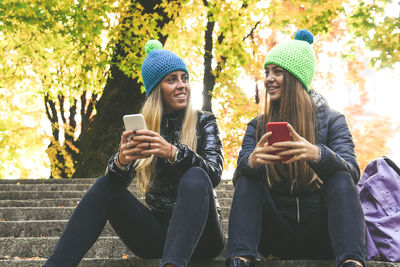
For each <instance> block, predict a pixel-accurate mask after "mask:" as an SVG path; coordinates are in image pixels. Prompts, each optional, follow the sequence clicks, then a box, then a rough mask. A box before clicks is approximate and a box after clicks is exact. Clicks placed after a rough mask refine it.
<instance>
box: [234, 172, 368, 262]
mask: <svg viewBox="0 0 400 267" xmlns="http://www.w3.org/2000/svg"><path fill="white" fill-rule="evenodd" d="M364 227H365V226H364V215H363V211H362V208H361V204H360V200H359V197H358V192H357V189H356V186H355V184H354V182H353V181H352V179H351V176H350V175H349V173H347V172H345V171H337V172H335V173H334V174H333V175H331V176H330V177H328V179H326V180H325V181H324V185H323V187H322V188H321V207H320V209H319V211H318V212H317V213H315V214H314V215H313V216H312V217H311V218H308V220H307V223H304V224H298V223H296V222H291V223H289V222H288V220H286V219H285V218H284V217H283V216H282V215H281V213H280V212H279V210H278V209H277V208H276V206H275V204H274V201H273V199H272V198H271V195H270V193H269V191H268V189H267V186H266V184H265V182H264V181H262V180H261V179H260V178H256V177H245V176H242V177H239V179H238V181H237V184H236V187H235V193H234V196H233V202H232V207H231V214H230V218H229V239H228V251H227V258H230V257H234V256H250V257H251V258H252V259H253V260H254V259H256V258H257V251H259V252H260V253H261V254H262V255H264V256H265V257H266V256H268V255H271V254H272V255H273V256H277V257H280V258H283V259H301V258H303V259H304V258H308V259H332V258H335V259H336V266H338V265H339V264H340V263H341V262H343V261H344V260H346V259H354V260H359V261H362V262H363V263H364V266H366V265H365V243H364V242H365V241H364V240H365V228H364Z"/></svg>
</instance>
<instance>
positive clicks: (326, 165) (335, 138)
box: [310, 114, 360, 183]
mask: <svg viewBox="0 0 400 267" xmlns="http://www.w3.org/2000/svg"><path fill="white" fill-rule="evenodd" d="M317 145H318V146H319V147H320V148H321V159H320V161H319V162H318V163H316V164H314V163H311V164H310V166H311V167H312V168H313V170H314V171H315V173H316V174H317V175H318V176H319V177H320V178H321V179H322V180H323V179H324V178H325V177H329V176H330V175H331V174H333V172H335V171H338V170H345V171H348V172H349V173H350V175H351V177H352V178H353V180H354V182H355V183H357V182H358V180H359V179H360V168H359V166H358V163H357V158H356V154H355V152H354V142H353V138H352V135H351V133H350V130H349V127H348V125H347V122H346V118H345V116H344V115H342V114H337V115H335V116H331V117H330V118H329V122H328V143H327V144H326V145H324V144H317Z"/></svg>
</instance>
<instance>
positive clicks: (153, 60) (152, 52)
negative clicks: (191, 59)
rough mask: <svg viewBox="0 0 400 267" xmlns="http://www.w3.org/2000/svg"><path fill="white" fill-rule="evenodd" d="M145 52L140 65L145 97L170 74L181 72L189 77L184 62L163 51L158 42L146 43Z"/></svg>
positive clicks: (167, 51) (171, 53)
mask: <svg viewBox="0 0 400 267" xmlns="http://www.w3.org/2000/svg"><path fill="white" fill-rule="evenodd" d="M145 51H146V54H147V56H146V58H145V59H144V61H143V64H142V78H143V83H144V88H145V89H146V94H147V95H150V93H151V92H152V91H153V89H154V87H156V86H157V84H159V83H160V82H161V80H162V79H163V78H164V77H165V76H167V75H168V74H170V73H171V72H174V71H178V70H181V71H184V72H186V74H187V75H188V77H189V72H188V69H187V67H186V64H185V62H183V60H182V59H181V58H180V57H178V56H177V55H175V54H174V53H173V52H171V51H169V50H166V49H163V48H162V44H161V43H160V41H158V40H149V41H147V43H146V45H145Z"/></svg>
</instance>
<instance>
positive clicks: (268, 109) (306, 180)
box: [257, 69, 322, 191]
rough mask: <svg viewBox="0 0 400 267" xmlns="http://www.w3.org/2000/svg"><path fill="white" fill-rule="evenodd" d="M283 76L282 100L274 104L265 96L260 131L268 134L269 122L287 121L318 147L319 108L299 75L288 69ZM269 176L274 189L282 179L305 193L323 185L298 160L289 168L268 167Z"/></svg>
mask: <svg viewBox="0 0 400 267" xmlns="http://www.w3.org/2000/svg"><path fill="white" fill-rule="evenodd" d="M283 73H284V78H283V86H282V88H281V97H280V100H278V101H270V99H269V95H268V94H267V93H265V103H264V106H263V114H264V116H259V120H258V124H257V132H261V135H263V134H264V133H265V132H266V127H265V125H266V123H267V122H271V121H286V122H288V123H290V124H291V125H292V126H293V128H294V129H295V131H296V132H297V133H298V134H299V135H300V136H302V137H303V138H305V139H307V140H308V141H309V142H310V143H312V144H315V141H316V136H315V135H316V132H315V114H316V105H315V103H314V101H313V99H312V97H311V95H310V94H309V93H308V92H307V91H306V89H305V88H304V86H303V84H302V83H301V82H300V81H299V80H298V79H297V78H296V77H295V76H293V75H292V74H291V73H290V72H288V71H286V70H285V69H283ZM261 118H263V119H261ZM266 174H267V182H268V184H269V185H270V186H272V184H273V183H274V182H279V181H280V180H281V179H289V180H290V181H292V182H294V181H296V182H297V183H298V184H297V186H298V187H299V188H300V189H301V190H303V191H310V190H314V189H317V188H319V186H320V184H322V181H321V180H320V179H319V178H318V176H317V175H316V174H315V172H314V171H313V170H312V169H311V168H310V166H309V165H308V162H306V161H296V162H294V163H291V164H288V165H286V164H282V163H275V164H274V165H266Z"/></svg>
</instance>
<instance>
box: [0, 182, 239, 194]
mask: <svg viewBox="0 0 400 267" xmlns="http://www.w3.org/2000/svg"><path fill="white" fill-rule="evenodd" d="M91 185H92V184H50V183H45V184H0V192H1V191H41V192H42V191H87V190H88V189H89V187H90V186H91ZM128 188H129V190H130V191H133V192H136V183H132V184H131V185H130V186H129V187H128ZM223 190H233V185H232V184H220V185H218V186H217V187H216V191H223Z"/></svg>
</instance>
